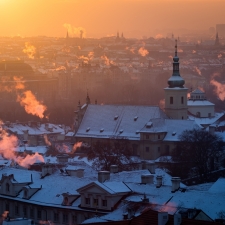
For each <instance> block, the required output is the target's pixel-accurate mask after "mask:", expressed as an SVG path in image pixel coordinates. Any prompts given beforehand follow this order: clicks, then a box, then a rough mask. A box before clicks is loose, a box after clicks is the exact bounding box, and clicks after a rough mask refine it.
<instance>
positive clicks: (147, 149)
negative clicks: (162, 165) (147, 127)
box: [145, 145, 170, 154]
mask: <svg viewBox="0 0 225 225" xmlns="http://www.w3.org/2000/svg"><path fill="white" fill-rule="evenodd" d="M149 151H150V147H148V146H147V147H145V152H149ZM157 151H158V152H160V151H161V148H160V147H157ZM169 151H170V146H169V145H166V146H165V153H166V154H169Z"/></svg>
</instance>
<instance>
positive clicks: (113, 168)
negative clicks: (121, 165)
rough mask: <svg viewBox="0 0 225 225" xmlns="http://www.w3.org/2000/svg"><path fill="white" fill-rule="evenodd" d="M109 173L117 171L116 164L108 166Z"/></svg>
mask: <svg viewBox="0 0 225 225" xmlns="http://www.w3.org/2000/svg"><path fill="white" fill-rule="evenodd" d="M110 173H118V166H117V165H111V166H110Z"/></svg>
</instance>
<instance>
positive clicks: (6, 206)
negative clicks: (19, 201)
mask: <svg viewBox="0 0 225 225" xmlns="http://www.w3.org/2000/svg"><path fill="white" fill-rule="evenodd" d="M5 211H9V204H8V203H6V204H5Z"/></svg>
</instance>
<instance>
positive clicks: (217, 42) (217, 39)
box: [215, 32, 220, 46]
mask: <svg viewBox="0 0 225 225" xmlns="http://www.w3.org/2000/svg"><path fill="white" fill-rule="evenodd" d="M215 46H220V39H219V35H218V32H217V33H216V40H215Z"/></svg>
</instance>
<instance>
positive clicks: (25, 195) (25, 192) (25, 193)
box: [24, 190, 27, 198]
mask: <svg viewBox="0 0 225 225" xmlns="http://www.w3.org/2000/svg"><path fill="white" fill-rule="evenodd" d="M24 198H27V190H24Z"/></svg>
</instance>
